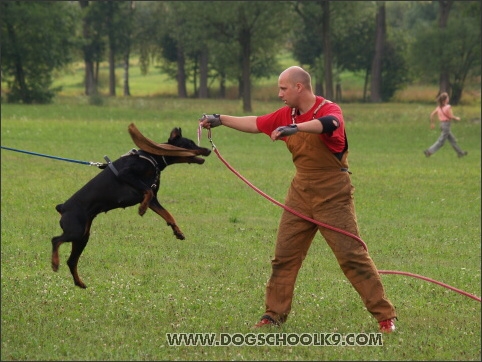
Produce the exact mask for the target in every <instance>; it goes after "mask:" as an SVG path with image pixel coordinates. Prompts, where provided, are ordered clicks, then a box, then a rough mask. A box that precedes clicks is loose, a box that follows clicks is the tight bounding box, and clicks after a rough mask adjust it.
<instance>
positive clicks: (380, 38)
mask: <svg viewBox="0 0 482 362" xmlns="http://www.w3.org/2000/svg"><path fill="white" fill-rule="evenodd" d="M375 23H376V27H375V29H376V30H375V53H374V55H373V60H372V69H371V82H370V100H371V101H372V102H381V101H382V95H381V87H382V60H383V57H384V48H385V42H386V23H385V2H384V1H381V2H380V3H379V4H378V7H377V15H376V21H375Z"/></svg>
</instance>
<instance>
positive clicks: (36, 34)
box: [0, 1, 79, 104]
mask: <svg viewBox="0 0 482 362" xmlns="http://www.w3.org/2000/svg"><path fill="white" fill-rule="evenodd" d="M0 9H1V10H2V11H1V13H2V15H1V16H2V26H1V39H2V42H1V54H2V63H1V70H2V80H3V78H4V77H5V78H6V80H7V83H8V94H7V101H8V102H12V103H20V102H21V103H27V104H29V103H49V102H50V101H51V100H52V98H53V97H54V95H55V92H56V91H58V90H59V89H55V88H52V81H53V80H52V73H53V71H54V70H56V69H60V68H62V67H63V66H64V65H65V64H67V63H68V62H70V61H71V60H72V51H73V49H74V48H75V47H76V46H79V44H78V43H77V42H76V40H75V38H74V36H75V29H76V27H77V24H78V17H77V12H76V11H75V9H74V7H73V6H72V4H68V3H61V2H51V1H45V2H20V1H15V2H13V1H2V2H1V5H0Z"/></svg>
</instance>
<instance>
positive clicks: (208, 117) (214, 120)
mask: <svg viewBox="0 0 482 362" xmlns="http://www.w3.org/2000/svg"><path fill="white" fill-rule="evenodd" d="M199 121H201V122H202V121H208V123H209V125H210V126H211V128H213V127H217V126H221V125H222V123H221V117H220V115H219V114H203V116H202V117H201V119H200V120H199Z"/></svg>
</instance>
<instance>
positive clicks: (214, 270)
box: [1, 97, 481, 361]
mask: <svg viewBox="0 0 482 362" xmlns="http://www.w3.org/2000/svg"><path fill="white" fill-rule="evenodd" d="M254 106H255V108H256V109H257V110H258V111H259V113H267V112H270V111H271V110H273V109H276V108H277V107H278V106H279V102H256V103H255V104H254ZM433 107H434V104H427V105H424V104H420V103H414V104H410V105H406V104H405V105H404V104H394V103H393V104H377V105H372V104H360V103H352V104H346V105H344V106H343V109H344V114H345V119H346V121H347V134H348V137H349V142H350V155H349V162H350V169H351V171H352V172H353V174H352V175H351V177H352V180H353V183H354V185H355V187H356V190H355V202H356V207H357V216H358V222H359V225H360V231H361V235H362V238H363V239H364V240H365V242H367V244H368V248H369V250H370V253H371V256H372V258H373V259H374V261H375V263H376V265H377V267H378V268H380V269H382V270H400V271H407V272H413V273H416V274H419V275H423V276H426V277H430V278H434V279H436V280H438V281H442V282H444V283H447V284H449V285H451V286H454V287H456V288H459V289H461V290H463V291H466V292H468V293H471V294H475V295H477V296H479V297H480V296H481V280H480V235H481V228H480V227H481V225H480V223H481V214H480V207H481V204H480V192H481V164H480V160H481V158H480V156H481V155H480V151H481V144H480V142H481V137H480V122H479V123H476V122H470V120H471V119H473V118H478V119H479V120H480V112H481V109H480V104H479V105H477V106H464V107H456V108H455V109H454V112H455V113H456V114H457V115H460V116H461V117H462V122H461V123H456V124H454V127H453V131H454V133H455V134H456V136H457V138H458V141H459V143H460V144H461V145H462V146H463V147H464V149H467V150H468V151H469V155H468V156H467V157H464V158H462V159H459V158H457V156H456V154H455V152H453V150H452V149H451V148H450V147H449V146H445V147H444V148H443V149H441V150H440V151H439V152H437V154H435V155H434V156H432V157H431V158H428V159H427V158H425V156H424V155H423V153H422V150H423V149H424V148H426V147H427V146H428V145H429V144H431V143H432V142H433V141H434V140H435V139H436V137H437V136H438V131H431V130H430V129H429V122H428V114H429V113H430V111H431V110H432V109H433ZM204 110H216V112H222V113H226V114H240V113H241V110H240V104H239V101H237V100H232V101H220V100H196V99H190V100H179V99H173V98H168V99H162V98H160V99H159V98H133V97H131V98H121V97H117V98H107V99H106V100H105V106H104V107H94V106H90V105H88V104H87V100H86V99H85V97H69V98H65V97H58V98H56V99H55V101H54V103H53V104H50V105H42V106H39V105H31V106H26V105H10V104H7V105H3V106H2V109H1V112H2V114H1V116H2V123H1V134H2V145H3V146H10V147H16V148H19V149H23V150H29V151H34V152H41V153H45V154H50V155H56V156H62V157H68V158H73V159H78V160H89V161H90V160H92V161H101V162H102V161H103V159H102V157H103V155H105V154H107V155H108V156H109V157H110V158H114V157H116V156H118V155H122V154H124V153H125V152H127V151H128V150H129V149H130V148H132V147H133V143H132V141H131V139H130V138H129V135H128V133H127V126H128V124H129V123H130V122H135V123H136V125H137V126H138V127H139V129H140V130H141V131H142V132H143V133H144V134H145V135H146V136H147V137H149V138H151V139H153V140H156V141H158V142H165V141H166V140H167V137H168V134H169V131H170V130H171V128H172V127H174V126H179V127H182V129H183V133H184V135H185V136H187V137H190V138H192V139H195V138H196V126H197V119H198V117H199V115H200V113H202V112H203V111H204ZM212 136H213V141H214V143H215V144H216V146H217V147H218V150H219V152H220V153H221V154H222V156H223V157H224V158H225V159H226V160H227V161H228V162H229V163H230V164H231V165H232V166H233V167H234V168H235V169H236V170H238V171H239V172H240V173H241V174H242V175H243V176H245V177H246V178H247V179H249V180H250V181H251V182H253V183H254V184H255V185H256V186H258V187H259V188H260V189H262V190H263V191H265V192H267V193H268V194H269V195H270V196H272V197H274V198H275V199H277V200H280V201H283V198H284V195H285V192H286V190H287V187H288V185H289V182H290V180H291V177H292V175H293V172H294V170H293V166H292V163H291V159H290V156H289V153H288V151H287V150H286V147H285V146H284V145H283V144H282V143H280V142H271V140H270V139H269V138H267V137H266V136H262V135H246V134H243V133H241V132H235V131H232V130H229V129H226V128H222V127H220V128H217V129H215V130H213V133H212ZM201 144H202V145H204V146H209V142H208V140H207V138H206V133H205V132H203V137H202V139H201ZM1 152H2V163H1V174H2V178H1V190H2V213H1V225H2V228H1V239H2V248H1V257H2V269H1V283H2V295H1V298H2V309H1V313H2V318H1V323H2V325H1V327H2V338H1V360H2V361H6V360H58V361H78V360H105V361H124V360H129V361H140V360H144V361H146V360H151V361H154V360H202V361H207V360H212V361H230V360H249V361H263V360H283V361H288V360H307V361H315V360H316V361H319V360H326V361H329V360H333V361H334V360H337V361H357V360H360V361H361V360H365V361H381V360H383V361H402V360H405V361H413V360H420V361H430V360H432V361H435V360H467V361H468V360H473V361H480V358H481V344H480V343H481V342H480V340H481V334H480V333H481V325H480V321H481V314H480V303H479V302H477V301H475V300H473V299H470V298H467V297H465V296H463V295H460V294H458V293H455V292H453V291H450V290H448V289H446V288H443V287H441V286H438V285H435V284H432V283H428V282H426V281H423V280H419V279H413V278H409V277H406V276H401V275H382V280H383V282H384V284H385V288H386V292H387V295H388V296H389V298H390V299H391V300H392V301H393V302H394V303H395V305H396V308H397V310H398V313H399V320H398V323H397V327H398V330H397V331H396V332H395V333H394V334H392V335H388V336H383V346H379V347H349V346H337V347H322V346H293V347H291V346H228V347H221V346H217V347H214V346H189V347H188V346H180V347H173V346H169V345H168V344H167V339H166V333H188V332H199V333H216V334H218V335H219V334H220V333H231V334H233V333H243V334H247V333H287V334H290V333H298V334H301V333H342V334H347V333H372V332H376V331H377V330H376V323H375V322H374V320H373V318H372V317H371V316H370V315H369V314H368V313H367V312H366V310H365V309H364V308H363V306H362V303H361V301H360V299H359V297H358V295H357V294H356V292H355V291H354V290H353V288H352V287H351V286H350V285H349V284H348V283H347V282H346V279H345V277H344V276H343V275H342V273H341V271H340V269H339V266H338V265H337V263H336V261H335V260H334V257H333V254H332V252H331V251H330V250H329V248H328V247H327V245H326V244H325V243H324V241H323V239H322V238H321V237H320V236H317V237H316V238H315V240H314V242H313V245H312V246H311V249H310V252H309V254H308V256H307V258H306V260H305V261H304V265H303V267H302V269H301V271H300V274H299V277H298V283H297V287H296V290H295V300H294V304H293V311H292V314H291V315H290V318H289V319H288V322H287V323H286V324H285V325H284V326H283V327H282V328H280V329H269V330H263V331H254V330H253V329H251V326H252V325H253V323H255V322H256V321H257V319H258V318H259V316H260V315H261V314H262V312H263V308H264V303H263V301H264V287H265V283H266V280H267V278H268V276H269V273H270V258H271V256H272V253H273V242H274V238H275V236H276V229H277V225H278V221H279V215H280V209H279V208H277V207H275V206H273V205H272V204H271V203H269V202H268V201H267V200H265V199H264V198H262V197H260V196H259V195H258V194H256V193H255V192H254V191H253V190H251V189H250V188H248V187H247V186H246V185H245V184H244V183H242V181H240V180H239V179H238V178H237V177H235V176H234V175H233V174H232V173H231V172H229V170H227V169H226V167H225V166H224V165H223V164H222V163H221V162H220V161H219V160H218V159H217V158H216V156H215V155H214V154H212V155H211V156H209V157H208V158H206V163H205V164H204V165H202V166H199V165H175V166H171V167H172V168H167V169H166V171H165V172H163V174H162V186H161V190H160V200H161V203H162V204H163V205H164V206H165V207H166V208H167V209H168V210H169V211H170V212H171V213H172V214H173V215H174V216H175V218H176V220H177V222H178V224H179V226H180V228H181V229H182V230H183V231H184V233H185V234H186V237H187V239H186V240H184V241H178V240H176V239H175V238H174V236H173V235H172V232H171V230H170V228H169V227H168V226H166V225H165V223H164V222H163V221H162V220H160V218H159V217H158V216H157V215H155V214H154V213H150V212H148V213H147V214H146V215H144V217H142V218H141V217H139V216H138V215H137V210H136V208H135V207H133V208H127V209H125V210H122V209H120V210H113V211H110V212H108V213H107V214H101V215H99V216H98V218H96V220H95V221H94V225H93V228H92V235H91V239H90V241H89V244H88V245H87V248H86V250H85V252H84V254H83V256H82V258H81V259H80V264H79V272H80V273H81V276H82V277H83V278H84V280H85V282H86V283H87V284H88V288H87V289H86V290H80V289H79V288H76V287H75V286H74V285H73V282H72V280H71V277H70V273H69V271H68V268H67V265H66V263H65V261H66V259H67V257H68V254H69V251H70V250H69V249H70V247H69V245H68V244H67V245H62V246H61V248H60V256H61V265H60V270H59V271H58V273H54V272H52V270H51V268H50V263H49V259H50V253H51V244H50V238H51V237H52V236H54V235H58V234H59V233H60V228H59V225H58V220H59V219H58V214H57V212H56V211H55V208H54V207H55V205H56V204H57V203H59V202H62V201H64V200H65V199H67V198H68V197H69V196H70V195H71V194H72V193H73V192H75V191H76V190H78V189H79V188H80V187H81V186H82V185H83V184H84V183H85V182H87V181H88V180H89V179H91V178H92V177H93V176H95V175H96V174H97V173H98V172H99V170H98V169H97V168H95V167H87V166H85V165H78V164H73V163H68V162H61V161H57V160H51V159H47V158H43V157H36V156H32V155H25V154H21V153H18V152H12V151H8V150H4V149H2V151H1Z"/></svg>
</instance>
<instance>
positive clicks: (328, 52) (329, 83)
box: [322, 1, 334, 99]
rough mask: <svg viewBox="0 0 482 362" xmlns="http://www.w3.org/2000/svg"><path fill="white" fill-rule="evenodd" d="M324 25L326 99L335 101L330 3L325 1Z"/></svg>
mask: <svg viewBox="0 0 482 362" xmlns="http://www.w3.org/2000/svg"><path fill="white" fill-rule="evenodd" d="M322 8H323V24H322V29H323V30H322V33H323V35H322V39H323V62H324V66H323V68H324V75H325V92H326V94H324V97H325V98H327V99H333V96H334V93H333V69H332V64H333V52H332V49H331V30H330V2H329V1H323V2H322Z"/></svg>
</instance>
